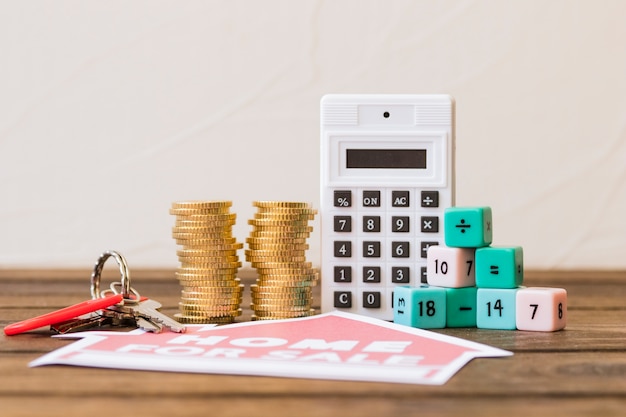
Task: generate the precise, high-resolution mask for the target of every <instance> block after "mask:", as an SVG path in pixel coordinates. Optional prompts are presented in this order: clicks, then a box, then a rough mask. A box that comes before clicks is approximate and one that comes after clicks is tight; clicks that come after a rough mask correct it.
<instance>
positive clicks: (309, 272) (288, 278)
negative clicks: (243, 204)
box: [245, 201, 319, 320]
mask: <svg viewBox="0 0 626 417" xmlns="http://www.w3.org/2000/svg"><path fill="white" fill-rule="evenodd" d="M254 206H255V207H256V208H257V212H256V213H255V215H254V218H253V219H251V220H249V221H248V223H249V224H250V225H252V226H253V230H252V231H251V232H250V236H249V237H248V239H247V240H246V242H247V244H248V249H247V250H246V251H245V254H246V260H247V261H248V262H250V264H251V265H252V267H253V268H255V269H256V271H257V274H258V278H257V283H256V285H252V286H251V292H252V304H251V305H250V307H251V308H252V310H253V312H254V314H253V316H252V319H253V320H273V319H285V318H294V317H305V316H311V315H313V314H315V310H314V309H312V308H311V306H312V302H313V290H312V287H314V286H315V285H316V283H317V280H318V278H319V273H318V271H317V270H315V269H314V268H313V267H312V265H311V263H310V262H307V261H306V250H307V249H308V248H309V245H308V244H307V243H306V242H307V239H308V237H309V235H310V234H311V232H312V230H313V227H312V226H309V221H310V220H313V219H314V218H315V214H317V210H315V209H313V208H311V205H310V204H308V203H299V202H285V201H255V202H254Z"/></svg>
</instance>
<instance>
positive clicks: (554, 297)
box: [515, 287, 567, 332]
mask: <svg viewBox="0 0 626 417" xmlns="http://www.w3.org/2000/svg"><path fill="white" fill-rule="evenodd" d="M515 306H516V307H515V308H516V310H515V324H516V326H517V329H518V330H529V331H535V332H554V331H556V330H561V329H563V328H565V323H566V321H567V291H565V290H564V289H563V288H549V287H528V288H522V289H520V290H518V291H517V294H516V299H515Z"/></svg>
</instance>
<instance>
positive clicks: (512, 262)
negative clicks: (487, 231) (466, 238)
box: [475, 246, 524, 288]
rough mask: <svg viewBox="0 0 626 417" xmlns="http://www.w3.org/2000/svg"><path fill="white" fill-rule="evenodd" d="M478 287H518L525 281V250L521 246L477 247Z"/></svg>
mask: <svg viewBox="0 0 626 417" xmlns="http://www.w3.org/2000/svg"><path fill="white" fill-rule="evenodd" d="M475 262H476V286H477V287H478V288H516V287H519V286H520V285H522V284H523V282H524V251H523V250H522V248H521V247H519V246H511V247H488V248H480V249H476V254H475Z"/></svg>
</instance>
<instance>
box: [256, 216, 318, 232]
mask: <svg viewBox="0 0 626 417" xmlns="http://www.w3.org/2000/svg"><path fill="white" fill-rule="evenodd" d="M248 224H249V225H251V226H254V227H255V230H260V231H263V230H266V231H267V230H271V231H280V232H312V231H313V226H309V224H308V222H301V223H297V222H291V221H278V220H256V219H250V220H248Z"/></svg>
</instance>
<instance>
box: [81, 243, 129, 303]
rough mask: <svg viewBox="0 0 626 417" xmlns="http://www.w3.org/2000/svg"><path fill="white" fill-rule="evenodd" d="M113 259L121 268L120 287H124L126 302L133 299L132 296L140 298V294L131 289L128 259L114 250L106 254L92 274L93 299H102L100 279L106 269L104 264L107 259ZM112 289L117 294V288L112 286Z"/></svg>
mask: <svg viewBox="0 0 626 417" xmlns="http://www.w3.org/2000/svg"><path fill="white" fill-rule="evenodd" d="M110 257H113V259H115V261H116V262H117V264H118V266H119V268H120V274H121V279H120V283H119V285H121V286H122V296H123V297H124V299H125V300H128V299H131V298H132V296H131V294H133V295H135V296H137V298H139V297H138V296H139V294H138V293H137V292H136V291H134V290H132V289H131V288H130V272H129V270H128V265H127V264H126V259H124V257H123V256H122V255H121V254H120V253H118V252H116V251H113V250H108V251H106V252H104V253H103V254H102V255H100V257H99V258H98V260H97V261H96V264H95V266H94V268H93V272H92V274H91V298H93V299H96V298H101V294H100V278H101V276H102V270H103V269H104V264H105V263H106V261H107V259H109V258H110ZM111 289H112V290H113V291H114V292H115V286H114V285H112V286H111Z"/></svg>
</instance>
